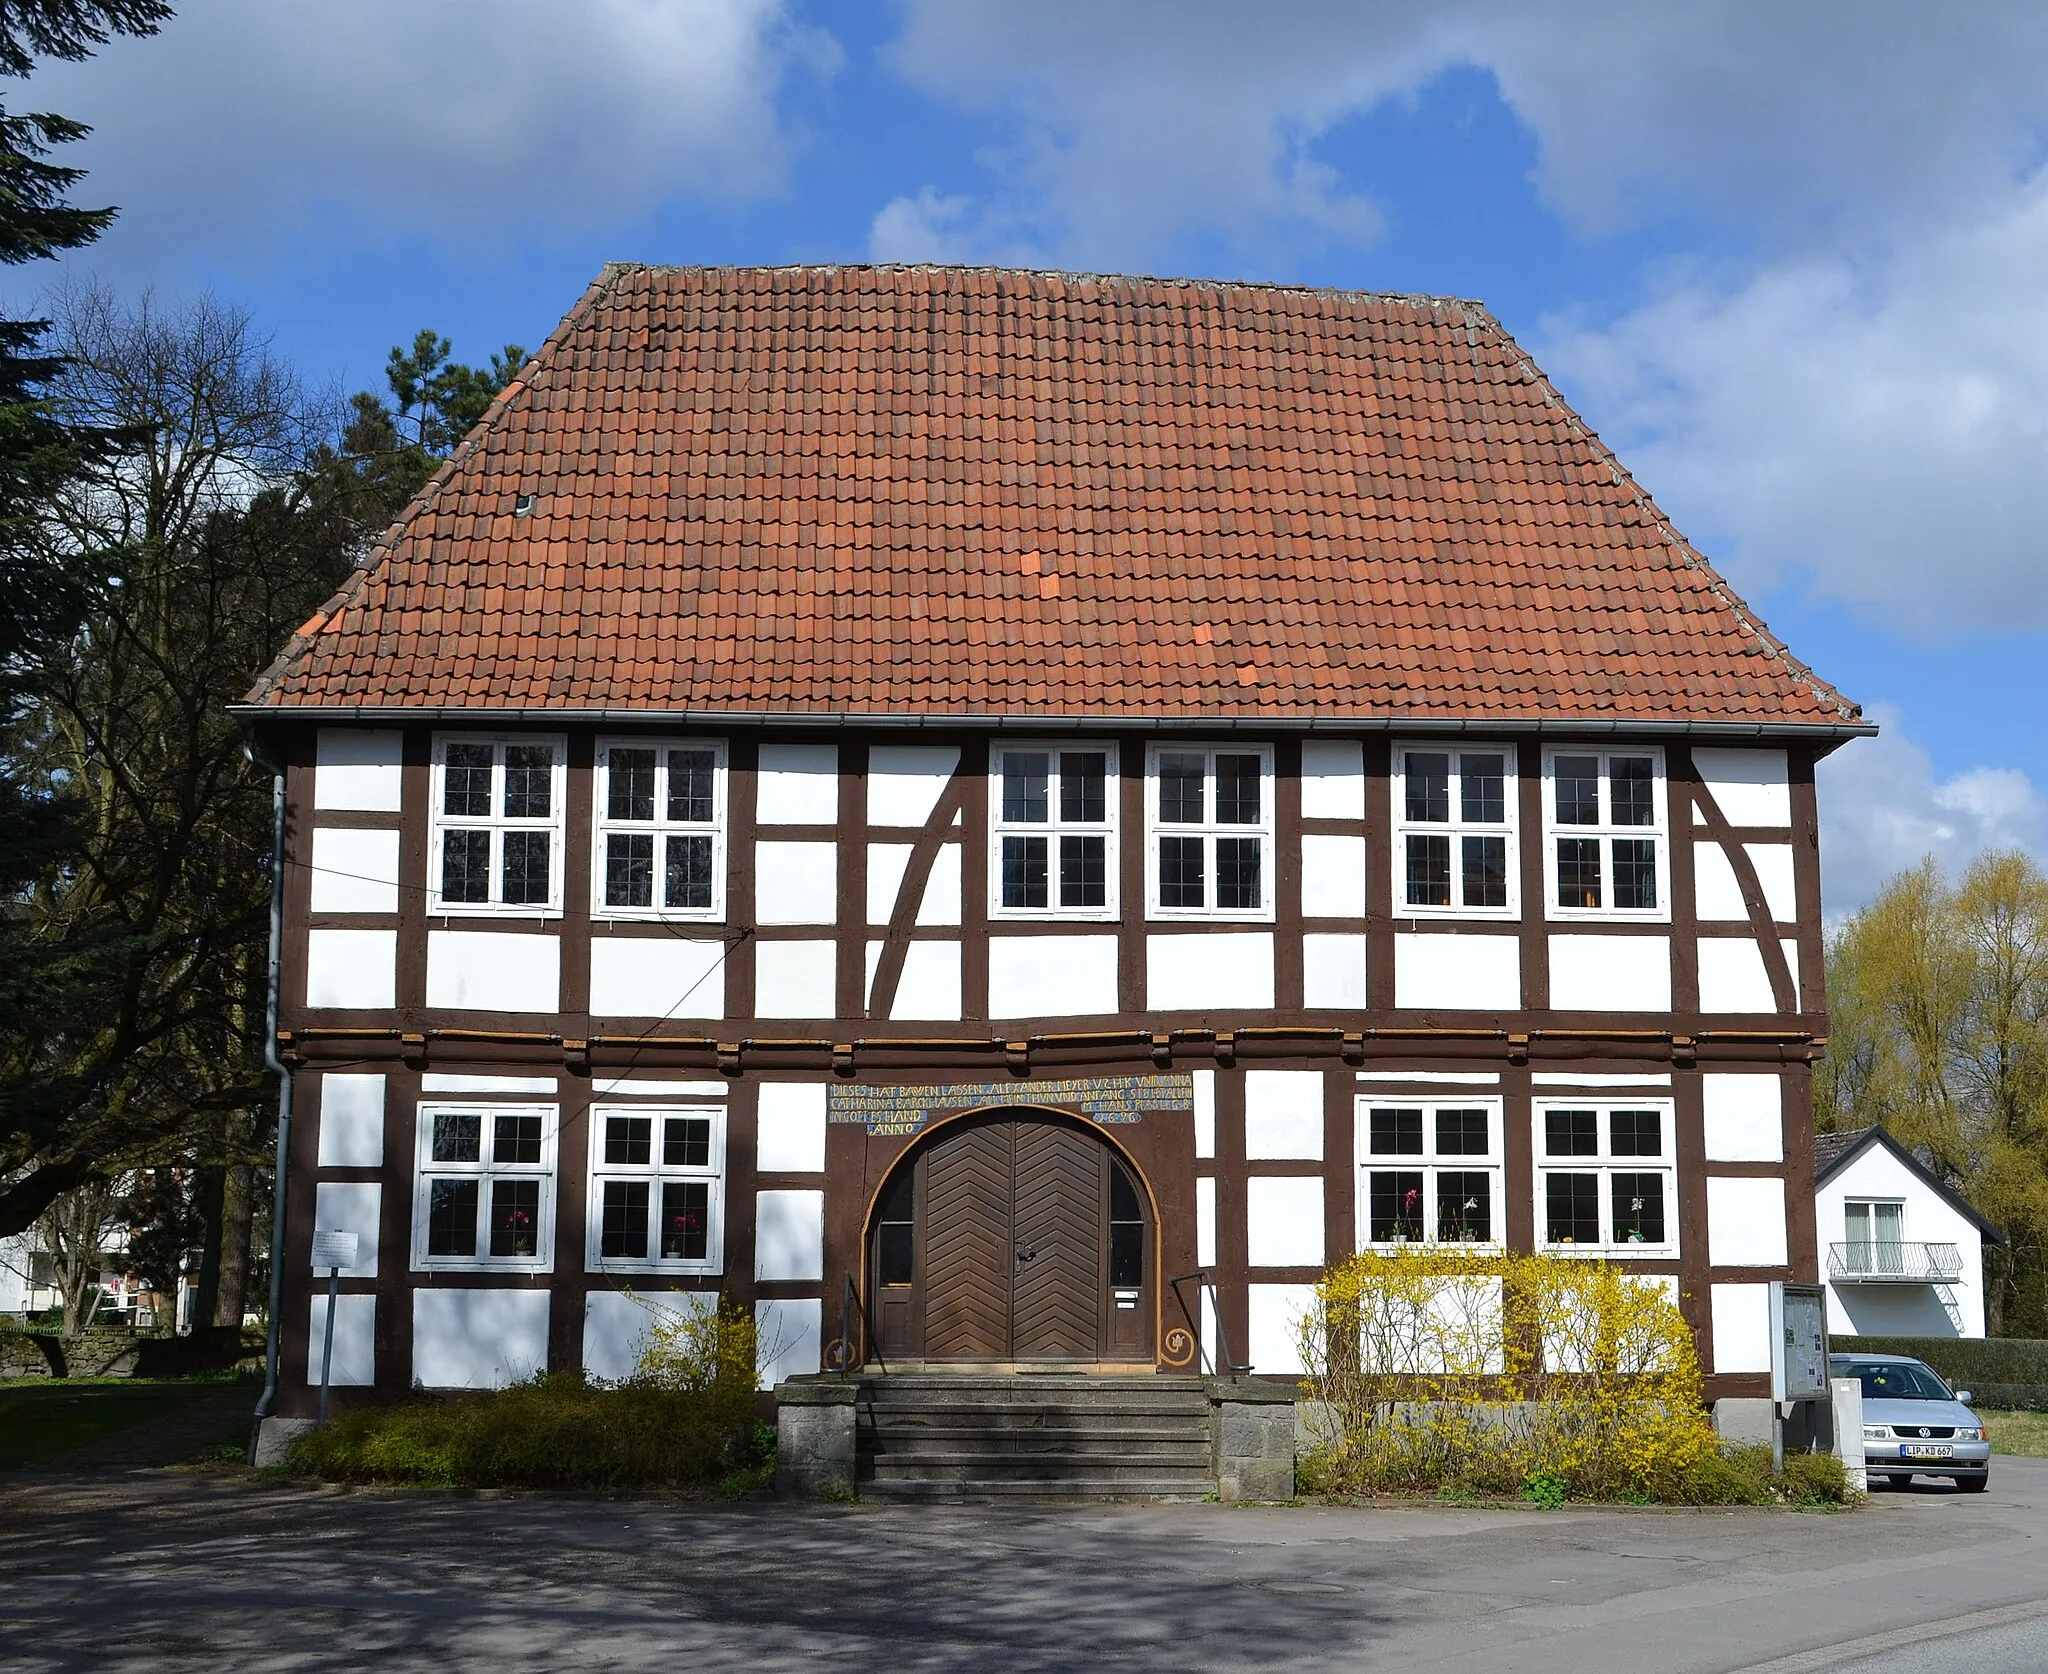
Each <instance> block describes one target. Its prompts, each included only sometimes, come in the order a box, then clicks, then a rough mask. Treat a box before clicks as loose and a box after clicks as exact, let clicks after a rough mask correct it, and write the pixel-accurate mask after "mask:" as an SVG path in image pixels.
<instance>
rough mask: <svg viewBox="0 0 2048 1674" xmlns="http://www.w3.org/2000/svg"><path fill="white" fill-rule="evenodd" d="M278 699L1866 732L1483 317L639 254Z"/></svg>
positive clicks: (380, 560) (1265, 296)
mask: <svg viewBox="0 0 2048 1674" xmlns="http://www.w3.org/2000/svg"><path fill="white" fill-rule="evenodd" d="M527 496H531V500H530V502H529V501H527V500H526V498H525V497H527ZM522 505H525V506H526V507H527V509H526V510H524V511H522V510H521V509H520V507H521V506H522ZM250 702H251V703H252V704H256V705H259V706H260V707H261V708H262V709H264V710H266V711H279V710H305V709H318V710H337V709H343V710H372V711H374V710H399V709H406V708H415V707H421V708H457V709H463V708H468V709H477V710H499V711H510V710H528V711H531V710H536V709H548V710H559V711H565V712H566V711H602V710H611V711H619V710H647V711H653V712H660V711H668V712H675V711H689V712H696V713H733V714H738V713H762V714H790V713H806V712H808V713H822V714H830V715H848V714H855V715H859V714H868V715H875V716H878V717H881V716H905V717H908V716H961V717H968V716H997V715H1023V714H1035V715H1039V716H1041V717H1052V716H1060V715H1071V716H1125V717H1130V718H1133V719H1136V718H1140V717H1160V718H1166V719H1172V718H1189V717H1197V716H1199V717H1204V718H1209V717H1214V718H1218V719H1232V720H1239V719H1243V720H1250V719H1256V718H1262V717H1265V718H1272V719H1274V720H1286V721H1313V720H1321V719H1329V720H1347V719H1348V720H1354V721H1356V720H1364V719H1368V718H1392V719H1408V720H1427V719H1439V720H1455V719H1487V720H1499V719H1509V718H1520V719H1528V720H1537V719H1540V720H1546V721H1548V720H1560V719H1576V720H1596V721H1599V720H1637V721H1643V720H1655V721H1680V722H1695V723H1696V722H1709V723H1711V722H1732V723H1759V722H1761V723H1768V724H1773V725H1806V726H1827V727H1832V728H1843V727H1845V726H1848V725H1852V724H1854V723H1855V721H1856V719H1857V716H1858V714H1859V712H1858V711H1857V710H1856V708H1855V707H1854V706H1853V705H1851V704H1849V703H1847V702H1846V701H1845V700H1844V699H1843V698H1841V697H1840V696H1839V695H1838V694H1837V693H1836V692H1834V691H1833V690H1832V688H1830V687H1828V686H1827V685H1825V684H1823V683H1822V682H1821V681H1820V680H1818V679H1817V678H1816V677H1815V676H1814V675H1813V674H1812V673H1810V672H1809V671H1808V670H1807V669H1806V668H1805V666H1804V665H1803V664H1801V663H1799V662H1798V661H1796V660H1795V659H1794V658H1792V657H1791V656H1790V655H1789V653H1787V652H1786V651H1785V649H1784V648H1783V647H1782V646H1781V645H1780V644H1779V643H1778V641H1777V640H1775V639H1773V638H1772V637H1771V636H1770V634H1769V633H1768V632H1767V631H1766V630H1765V629H1764V627H1763V625H1762V623H1761V622H1759V621H1758V620H1757V618H1756V617H1755V616H1753V615H1752V614H1750V612H1749V611H1748V610H1747V609H1746V608H1745V607H1744V606H1743V604H1742V603H1741V601H1740V600H1739V599H1737V598H1736V597H1735V595H1734V594H1733V593H1732V592H1731V591H1730V590H1729V588H1728V585H1727V584H1726V583H1725V582H1724V581H1722V580H1721V579H1720V578H1719V577H1718V576H1717V575H1716V574H1715V573H1714V571H1713V570H1712V569H1711V568H1710V567H1709V566H1708V565H1707V563H1706V562H1705V560H1704V559H1702V558H1701V557H1700V555H1699V554H1698V553H1697V552H1695V551H1694V550H1693V549H1692V548H1691V547H1690V546H1689V545H1687V544H1686V542H1685V541H1684V539H1683V538H1682V537H1681V536H1679V534H1678V533H1677V532H1676V531H1675V530H1674V529H1673V528H1672V527H1671V525H1670V524H1669V523H1668V522H1667V521H1666V520H1665V518H1664V517H1663V515H1662V514H1661V513H1660V512H1659V511H1658V510H1657V508H1656V507H1655V506H1654V505H1653V504H1652V503H1651V502H1650V500H1649V498H1648V497H1647V496H1646V495H1645V494H1644V493H1643V491H1642V490H1641V489H1640V488H1638V487H1637V486H1636V484H1635V482H1634V481H1633V480H1632V479H1631V478H1630V477H1629V476H1628V474H1627V473H1626V472H1625V471H1623V470H1622V468H1621V467H1620V465H1619V464H1617V463H1616V461H1615V459H1614V457H1613V456H1612V455H1611V454H1610V453H1609V452H1608V450H1607V449H1606V448H1605V447H1604V446H1603V445H1602V444H1601V443H1600V441H1599V440H1598V439H1597V438H1596V437H1595V436H1594V435H1593V434H1592V433H1591V432H1590V431H1588V430H1587V429H1586V427H1585V426H1584V425H1583V424H1582V423H1581V422H1580V421H1579V420H1578V418H1577V417H1576V416H1575V415H1574V414H1573V413H1572V412H1571V410H1570V409H1569V408H1568V407H1567V406H1566V405H1565V404H1564V402H1563V401H1562V400H1561V399H1560V398H1559V397H1558V394H1557V392H1556V391H1555V390H1554V389H1552V388H1551V386H1550V384H1549V383H1548V382H1547V381H1546V380H1545V379H1544V377H1543V376H1542V374H1541V373H1539V372H1538V371H1537V370H1536V368H1535V367H1534V366H1532V365H1531V364H1530V362H1529V360H1528V358H1527V356H1525V355H1524V354H1523V353H1522V351H1521V350H1520V349H1519V348H1518V347H1517V346H1516V345H1515V343H1514V341H1513V340H1512V339H1511V338H1510V337H1509V336H1508V334H1507V333H1506V332H1505V331H1504V330H1503V329H1502V328H1501V326H1500V325H1499V323H1498V322H1497V321H1495V320H1494V319H1493V317H1492V316H1491V315H1489V314H1488V313H1487V312H1486V311H1485V310H1484V309H1483V308H1481V307H1479V306H1477V305H1476V304H1474V303H1470V302H1457V301H1447V300H1442V299H1437V298H1428V297H1395V296H1375V295H1364V294H1358V293H1353V292H1336V291H1316V290H1305V289H1294V288H1289V287H1284V286H1271V285H1240V284H1214V283H1198V282H1193V281H1180V280H1157V279H1128V278H1097V277H1087V276H1078V275H1073V274H1060V273H1035V272H1006V271H994V270H989V269H970V268H944V267H818V268H761V269H744V268H741V269H734V268H650V267H633V266H624V265H620V266H615V267H610V268H607V269H606V270H605V273H604V275H603V276H602V277H601V278H600V279H599V280H598V282H597V283H596V284H595V285H593V286H592V287H591V289H590V290H589V291H588V292H587V293H586V294H585V295H584V297H583V299H582V300H581V301H580V302H579V303H578V304H577V305H576V307H575V309H574V310H573V311H572V312H571V313H570V314H569V316H568V317H567V318H566V319H565V320H564V321H563V322H562V324H561V326H560V327H558V328H557V330H556V331H555V333H554V335H553V336H552V337H551V338H550V339H549V340H548V343H547V345H546V347H544V348H543V349H542V350H541V351H540V353H539V354H538V355H537V356H535V358H534V359H533V361H532V362H531V363H530V364H529V365H528V366H527V367H526V368H525V369H524V370H523V371H522V372H521V374H520V375H519V377H518V379H517V380H515V381H514V383H513V384H512V385H511V387H510V388H508V389H507V390H506V391H505V392H504V393H503V394H502V395H501V396H500V397H499V398H498V400H497V401H496V403H495V404H494V405H493V406H492V408H491V410H490V412H489V414H488V415H487V416H486V417H485V419H484V420H483V422H482V423H481V424H480V425H479V426H478V428H477V430H476V431H475V432H474V433H473V434H472V435H471V436H470V437H469V438H468V440H467V441H466V442H465V443H464V444H463V446H462V448H461V449H460V450H459V451H458V452H457V454H456V455H455V457H454V458H453V459H452V460H450V461H449V463H448V465H447V466H446V468H444V469H443V470H442V472H441V473H440V474H439V475H438V476H437V477H436V478H435V480H434V481H433V483H431V484H430V485H429V486H428V488H427V489H426V490H425V492H424V493H422V494H421V496H420V497H419V499H418V500H417V501H416V502H415V503H414V504H413V506H412V507H411V508H410V509H409V510H408V511H407V513H406V515H405V516H404V517H403V518H402V519H401V520H400V522H399V523H398V524H397V525H396V526H395V527H394V528H393V529H392V530H391V532H390V533H389V534H388V535H387V536H386V537H385V539H384V540H383V542H382V543H380V545H379V547H378V548H377V550H376V551H375V552H374V553H373V554H372V555H371V558H370V560H369V562H368V566H367V568H366V569H364V570H363V571H361V572H359V573H357V574H356V575H355V576H353V577H352V578H351V580H350V582H349V584H348V585H347V586H346V587H345V588H344V589H343V590H342V592H341V593H339V594H338V595H337V596H336V597H335V599H334V600H333V601H331V602H330V604H329V605H328V606H327V607H326V608H325V609H324V610H323V611H322V612H321V613H320V615H319V616H316V617H315V618H314V619H313V621H312V622H310V623H308V624H307V625H306V627H305V628H304V629H302V630H301V631H300V633H299V634H298V635H297V636H295V637H294V639H293V640H292V642H291V645H290V646H289V647H288V648H287V650H286V651H285V652H284V654H283V655H282V656H280V657H279V659H278V661H277V662H276V663H275V664H274V665H273V666H272V667H271V669H270V670H269V671H268V672H267V673H266V674H265V675H264V676H263V678H262V680H261V681H260V682H259V684H258V685H257V687H256V689H255V691H254V692H252V693H251V695H250ZM1859 730H1860V729H1859Z"/></svg>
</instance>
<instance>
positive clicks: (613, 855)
mask: <svg viewBox="0 0 2048 1674" xmlns="http://www.w3.org/2000/svg"><path fill="white" fill-rule="evenodd" d="M725 759H726V758H725V746H724V744H722V743H717V742H709V741H700V742H676V741H658V740H651V739H645V740H643V739H631V740H627V739H617V738H614V739H607V740H604V741H602V742H600V743H599V745H598V747H597V784H596V788H595V792H594V796H593V800H592V808H593V811H594V813H595V818H594V819H593V820H592V822H591V823H592V826H593V827H594V833H595V838H596V852H595V854H594V855H593V857H592V862H591V883H592V892H593V894H594V895H595V897H596V899H595V901H594V902H593V904H592V909H591V910H592V911H593V912H594V913H596V914H597V916H598V917H600V918H702V919H717V918H722V917H723V916H724V915H725V790H726V771H725Z"/></svg>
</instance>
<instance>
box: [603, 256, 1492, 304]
mask: <svg viewBox="0 0 2048 1674" xmlns="http://www.w3.org/2000/svg"><path fill="white" fill-rule="evenodd" d="M635 273H652V274H671V273H993V274H1003V275H1007V276H1013V277H1016V278H1023V279H1082V280H1088V281H1090V282H1093V283H1098V284H1123V285H1172V286H1176V287H1178V288H1180V289H1183V290H1212V291H1273V292H1280V293H1284V294H1287V295H1291V296H1330V297H1359V298H1362V299H1367V300H1370V301H1373V302H1414V303H1428V304H1431V305H1433V306H1441V305H1445V304H1449V305H1451V306H1453V307H1458V308H1476V309H1478V310H1480V311H1481V312H1482V313H1484V312H1485V310H1486V305H1485V304H1484V303H1482V302H1479V301H1477V300H1476V299H1474V298H1472V297H1466V296H1455V295H1452V294H1450V293H1448V292H1436V291H1372V290H1360V289H1358V288H1357V287H1355V286H1350V285H1304V284H1296V283H1291V282H1289V281H1287V280H1281V279H1218V278H1207V277H1204V276H1202V275H1199V274H1171V273H1123V272H1114V271H1096V270H1093V269H1089V268H1072V267H1013V266H1010V265H1007V264H1005V263H1002V262H606V263H605V264H604V267H603V268H602V270H601V271H600V274H599V278H600V279H601V280H610V279H616V278H623V277H625V276H627V275H629V274H635Z"/></svg>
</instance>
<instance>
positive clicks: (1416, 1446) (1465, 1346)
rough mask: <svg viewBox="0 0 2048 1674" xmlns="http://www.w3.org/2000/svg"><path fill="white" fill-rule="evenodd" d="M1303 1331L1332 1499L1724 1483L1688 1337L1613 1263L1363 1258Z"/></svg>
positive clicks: (1674, 1315)
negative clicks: (1714, 1464)
mask: <svg viewBox="0 0 2048 1674" xmlns="http://www.w3.org/2000/svg"><path fill="white" fill-rule="evenodd" d="M1301 1339H1302V1353H1303V1364H1304V1365H1306V1366H1307V1367H1308V1368H1309V1375H1308V1378H1307V1380H1306V1385H1307V1393H1308V1396H1309V1399H1310V1401H1311V1402H1312V1403H1315V1404H1314V1405H1313V1406H1312V1407H1311V1409H1310V1410H1311V1413H1312V1415H1314V1416H1313V1418H1312V1422H1314V1423H1317V1424H1319V1426H1320V1428H1321V1431H1322V1434H1321V1436H1320V1438H1319V1445H1318V1446H1317V1447H1316V1448H1315V1450H1314V1451H1313V1453H1312V1454H1311V1456H1310V1458H1309V1459H1308V1460H1306V1461H1305V1462H1304V1468H1303V1474H1304V1477H1305V1479H1306V1480H1307V1482H1308V1484H1309V1485H1310V1486H1311V1487H1313V1488H1315V1489H1317V1490H1319V1491H1322V1492H1327V1493H1373V1492H1387V1491H1397V1492H1399V1491H1407V1492H1414V1491H1419V1490H1426V1491H1441V1490H1444V1489H1451V1490H1462V1491H1466V1492H1471V1493H1479V1494H1516V1495H1519V1494H1522V1493H1524V1492H1525V1491H1532V1490H1531V1485H1532V1484H1534V1485H1537V1487H1538V1488H1540V1489H1541V1491H1542V1493H1544V1494H1553V1495H1569V1496H1570V1497H1573V1498H1584V1499H1633V1500H1642V1499H1674V1500H1683V1499H1688V1498H1691V1497H1694V1496H1693V1495H1691V1494H1690V1493H1689V1492H1688V1486H1687V1485H1688V1483H1689V1482H1692V1481H1694V1480H1695V1479H1699V1478H1701V1477H1702V1472H1703V1470H1704V1471H1705V1472H1706V1474H1707V1475H1712V1474H1713V1471H1712V1468H1711V1467H1709V1466H1708V1464H1707V1462H1708V1461H1709V1460H1710V1459H1713V1458H1716V1457H1718V1454H1717V1449H1716V1446H1715V1438H1714V1432H1713V1428H1712V1426H1711V1424H1710V1423H1709V1422H1708V1418H1707V1413H1706V1409H1705V1406H1704V1404H1703V1403H1702V1400H1701V1396H1700V1372H1699V1362H1698V1359H1697V1357H1696V1356H1695V1353H1694V1349H1693V1339H1692V1332H1691V1330H1690V1329H1689V1328H1688V1327H1687V1325H1686V1323H1685V1320H1684V1319H1683V1317H1681V1315H1680V1314H1679V1311H1678V1308H1677V1305H1676V1302H1675V1299H1674V1298H1673V1296H1672V1295H1671V1293H1670V1292H1669V1291H1668V1290H1666V1289H1665V1288H1664V1286H1663V1285H1661V1284H1660V1283H1658V1282H1657V1281H1655V1280H1645V1279H1642V1278H1640V1277H1637V1276H1635V1275H1631V1274H1628V1273H1624V1272H1623V1271H1621V1270H1620V1269H1619V1268H1616V1267H1613V1266H1611V1265H1609V1264H1607V1263H1605V1262H1594V1261H1584V1260H1576V1259H1572V1258H1568V1257H1564V1256H1553V1255H1516V1254H1507V1255H1486V1254H1477V1253H1472V1252H1467V1251H1460V1250H1456V1249H1449V1248H1440V1247H1434V1246H1432V1247H1429V1248H1424V1249H1416V1250H1402V1251H1398V1252H1394V1253H1389V1254H1382V1253H1378V1252H1367V1253H1365V1254H1361V1255H1357V1256H1353V1257H1352V1258H1351V1259H1350V1260H1348V1261H1346V1262H1344V1263H1343V1264H1341V1265H1340V1266H1337V1267H1335V1268H1332V1269H1331V1270H1330V1272H1329V1273H1328V1274H1327V1275H1326V1276H1325V1278H1324V1280H1323V1282H1322V1283H1321V1284H1320V1285H1318V1286H1317V1287H1316V1302H1315V1306H1314V1307H1313V1308H1312V1309H1311V1310H1310V1312H1309V1314H1308V1316H1307V1317H1306V1318H1305V1319H1304V1321H1303V1323H1302V1328H1301ZM1701 1485H1702V1486H1704V1485H1705V1484H1704V1482H1702V1484H1701Z"/></svg>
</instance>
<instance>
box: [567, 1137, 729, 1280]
mask: <svg viewBox="0 0 2048 1674" xmlns="http://www.w3.org/2000/svg"><path fill="white" fill-rule="evenodd" d="M613 1116H640V1117H647V1118H649V1119H651V1120H652V1122H653V1127H652V1129H651V1131H650V1140H651V1149H650V1153H649V1159H648V1161H646V1162H645V1163H608V1162H606V1161H605V1160H604V1149H605V1123H606V1121H607V1119H608V1118H610V1117H613ZM671 1116H692V1117H696V1118H698V1119H700V1120H703V1119H708V1120H709V1121H710V1123H711V1143H710V1147H709V1155H708V1160H707V1161H706V1162H704V1163H703V1164H702V1165H687V1166H686V1165H682V1164H670V1163H667V1162H664V1161H663V1160H662V1158H661V1145H662V1123H663V1122H664V1121H665V1120H666V1119H667V1118H669V1117H671ZM725 1135H726V1107H725V1106H724V1105H722V1104H641V1103H634V1104H593V1105H592V1106H591V1107H590V1202H589V1209H588V1211H587V1214H586V1216H585V1219H584V1246H585V1247H584V1265H585V1266H586V1267H587V1268H588V1269H589V1270H590V1271H591V1272H593V1273H691V1274H719V1273H723V1272H724V1271H725V1193H726V1174H725ZM613 1180H624V1181H645V1182H646V1183H647V1187H648V1192H647V1196H648V1204H647V1213H648V1221H649V1225H648V1238H647V1249H648V1253H647V1254H646V1255H644V1256H607V1255H605V1254H604V1188H605V1185H606V1183H607V1182H608V1181H613ZM684 1181H690V1182H697V1181H702V1182H705V1183H708V1184H709V1186H710V1188H711V1190H710V1192H709V1193H708V1194H707V1202H708V1205H709V1207H708V1211H707V1216H706V1222H705V1236H704V1255H703V1258H702V1259H701V1260H697V1261H686V1260H683V1259H681V1258H680V1257H670V1258H667V1259H664V1258H663V1257H662V1256H661V1255H660V1254H659V1253H658V1252H659V1250H660V1248H661V1242H660V1237H659V1234H658V1233H657V1231H656V1230H655V1228H654V1225H653V1222H654V1220H655V1218H656V1217H657V1216H658V1215H659V1213H660V1206H661V1188H662V1186H663V1185H664V1184H665V1183H671V1182H674V1183H680V1182H684Z"/></svg>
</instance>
